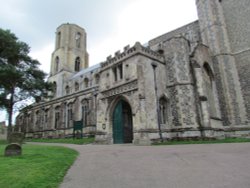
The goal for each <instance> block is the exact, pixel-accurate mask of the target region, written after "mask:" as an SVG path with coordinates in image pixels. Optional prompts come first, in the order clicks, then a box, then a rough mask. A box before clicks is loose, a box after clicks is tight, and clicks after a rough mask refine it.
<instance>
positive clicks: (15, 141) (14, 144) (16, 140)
mask: <svg viewBox="0 0 250 188" xmlns="http://www.w3.org/2000/svg"><path fill="white" fill-rule="evenodd" d="M23 140H24V134H23V133H19V132H13V133H10V135H9V136H8V143H9V144H8V145H7V146H6V148H5V153H4V155H5V156H7V157H8V156H18V155H21V154H22V143H23Z"/></svg>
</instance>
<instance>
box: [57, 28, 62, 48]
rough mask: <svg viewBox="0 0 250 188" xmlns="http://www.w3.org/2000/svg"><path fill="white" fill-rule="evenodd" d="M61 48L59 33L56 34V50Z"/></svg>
mask: <svg viewBox="0 0 250 188" xmlns="http://www.w3.org/2000/svg"><path fill="white" fill-rule="evenodd" d="M60 46H61V32H58V33H57V48H60Z"/></svg>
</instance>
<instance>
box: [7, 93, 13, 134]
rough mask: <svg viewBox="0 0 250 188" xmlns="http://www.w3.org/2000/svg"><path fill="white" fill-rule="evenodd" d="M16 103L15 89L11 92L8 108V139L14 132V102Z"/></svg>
mask: <svg viewBox="0 0 250 188" xmlns="http://www.w3.org/2000/svg"><path fill="white" fill-rule="evenodd" d="M13 101H14V89H12V91H11V96H10V102H9V107H8V121H9V124H8V134H7V138H9V135H10V133H11V132H12V115H13V103H14V102H13Z"/></svg>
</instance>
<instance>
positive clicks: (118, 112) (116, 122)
mask: <svg viewBox="0 0 250 188" xmlns="http://www.w3.org/2000/svg"><path fill="white" fill-rule="evenodd" d="M123 134H124V131H123V117H122V101H119V102H118V103H117V105H116V107H115V110H114V112H113V139H114V144H122V143H124V139H123V137H124V136H123Z"/></svg>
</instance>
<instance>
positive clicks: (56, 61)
mask: <svg viewBox="0 0 250 188" xmlns="http://www.w3.org/2000/svg"><path fill="white" fill-rule="evenodd" d="M59 63H60V59H59V57H58V56H56V59H55V72H58V71H59Z"/></svg>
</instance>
